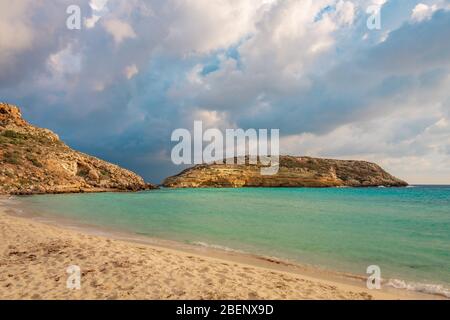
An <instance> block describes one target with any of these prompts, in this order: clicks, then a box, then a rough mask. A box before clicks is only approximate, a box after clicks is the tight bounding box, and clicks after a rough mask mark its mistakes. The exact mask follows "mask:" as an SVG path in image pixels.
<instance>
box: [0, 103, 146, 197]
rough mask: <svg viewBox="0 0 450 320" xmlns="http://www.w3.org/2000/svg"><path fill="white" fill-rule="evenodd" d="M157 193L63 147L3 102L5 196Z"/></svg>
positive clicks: (0, 131) (1, 177) (0, 179)
mask: <svg viewBox="0 0 450 320" xmlns="http://www.w3.org/2000/svg"><path fill="white" fill-rule="evenodd" d="M150 188H153V186H152V185H150V184H146V183H145V182H144V180H143V179H142V178H141V177H140V176H138V175H136V174H134V173H133V172H131V171H128V170H125V169H122V168H120V167H118V166H116V165H113V164H110V163H108V162H105V161H103V160H100V159H97V158H95V157H91V156H89V155H86V154H83V153H81V152H77V151H75V150H72V149H71V148H69V147H68V146H67V145H66V144H64V143H63V142H62V141H61V140H60V139H59V137H58V136H57V135H56V134H54V133H53V132H51V131H50V130H47V129H41V128H37V127H35V126H32V125H30V124H29V123H27V122H26V121H25V120H24V119H23V118H22V115H21V112H20V109H19V108H18V107H16V106H13V105H10V104H6V103H0V194H1V193H6V194H35V193H68V192H98V191H138V190H144V189H150Z"/></svg>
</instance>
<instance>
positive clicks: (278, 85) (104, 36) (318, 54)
mask: <svg viewBox="0 0 450 320" xmlns="http://www.w3.org/2000/svg"><path fill="white" fill-rule="evenodd" d="M378 3H379V5H382V9H381V15H382V30H379V31H378V30H368V29H367V27H366V20H367V17H368V16H367V14H366V8H367V6H368V5H371V4H373V1H372V0H361V1H356V0H355V1H344V0H285V1H276V0H273V1H272V0H270V1H268V0H223V1H209V0H195V1H194V0H166V1H162V0H149V1H143V0H129V1H121V0H109V1H106V0H92V1H91V2H90V3H87V2H86V1H81V0H80V1H76V0H75V1H74V0H70V1H69V0H67V1H66V0H61V1H58V2H38V1H27V0H24V1H20V2H17V3H16V2H14V3H12V4H8V5H6V4H0V12H1V13H0V18H1V19H0V36H1V37H0V70H1V72H0V95H1V96H2V98H3V99H4V100H7V101H9V102H12V103H16V104H19V105H22V106H23V107H24V114H25V116H26V117H27V118H28V119H30V120H31V121H32V122H33V123H35V124H37V125H40V126H44V127H49V128H51V129H53V130H55V131H57V132H58V133H59V134H60V135H61V137H62V138H63V139H65V140H66V141H68V143H69V144H70V145H72V146H74V147H76V148H78V149H81V150H83V151H85V152H89V153H93V154H94V155H97V156H100V157H104V158H106V159H108V160H110V161H113V162H116V163H119V164H121V165H124V166H126V167H128V168H130V169H133V170H136V171H138V172H139V173H141V174H143V175H144V176H145V177H146V178H147V179H149V180H152V181H156V182H157V181H159V180H161V179H162V178H163V177H164V176H165V175H168V174H173V173H175V172H177V171H178V170H179V169H180V168H177V167H174V166H172V165H171V163H170V159H168V157H169V155H170V148H171V143H170V135H171V132H172V130H173V129H175V128H179V127H186V128H190V127H191V126H192V123H193V121H194V120H203V121H204V123H205V126H208V127H213V126H214V127H219V128H222V129H225V128H227V127H243V128H250V127H252V128H280V129H281V134H282V141H283V148H284V150H283V149H282V150H281V151H282V152H284V153H296V154H311V155H320V156H327V157H346V158H347V157H348V158H361V159H365V160H372V161H377V162H380V163H382V164H384V165H385V166H386V167H387V168H388V169H391V170H392V171H393V173H395V174H398V175H400V176H401V177H402V178H404V179H406V180H410V179H411V180H413V181H414V182H416V181H417V182H435V181H442V179H443V178H442V179H441V178H440V176H443V174H441V175H439V174H438V172H439V171H440V172H443V173H446V172H448V169H445V165H444V164H445V163H446V161H447V167H448V163H449V162H448V161H449V152H448V150H449V145H450V141H449V131H448V123H449V118H450V93H449V92H448V88H449V86H450V79H449V77H450V43H449V42H448V39H449V38H450V34H449V32H450V11H449V10H448V9H449V8H448V1H440V0H436V1H432V0H422V1H416V0H405V1H402V2H401V4H400V3H399V2H397V1H387V2H386V1H378ZM69 4H70V5H72V4H77V5H80V6H81V12H82V18H83V20H84V25H83V28H82V30H68V29H67V28H66V27H65V19H66V17H67V15H66V14H65V12H66V11H65V9H66V7H67V6H68V5H69ZM382 40H384V41H382ZM98 119H102V121H98ZM418 166H419V167H418ZM418 168H420V170H421V171H420V172H418V171H417V170H418Z"/></svg>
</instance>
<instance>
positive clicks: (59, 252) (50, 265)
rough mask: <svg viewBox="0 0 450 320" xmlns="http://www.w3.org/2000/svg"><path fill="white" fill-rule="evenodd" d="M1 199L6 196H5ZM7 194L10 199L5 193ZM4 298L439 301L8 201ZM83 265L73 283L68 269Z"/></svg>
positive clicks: (2, 221) (3, 219) (0, 287)
mask: <svg viewBox="0 0 450 320" xmlns="http://www.w3.org/2000/svg"><path fill="white" fill-rule="evenodd" d="M0 200H1V199H0ZM3 200H4V199H3ZM0 253H1V256H0V299H416V298H419V299H432V298H437V297H434V296H430V295H421V294H417V293H412V292H407V291H404V290H394V289H383V290H368V289H366V288H365V286H364V282H363V281H362V280H359V281H356V280H355V281H354V282H351V281H348V280H344V279H342V281H341V279H339V278H337V277H334V278H333V277H332V276H329V275H326V274H321V273H320V272H313V273H311V272H310V271H309V272H306V271H305V270H302V268H300V267H298V268H293V267H289V266H283V265H282V264H280V263H279V262H277V261H275V262H274V261H268V260H261V259H259V260H258V259H253V258H251V257H247V259H246V258H245V257H239V256H232V255H230V254H227V253H221V252H220V251H219V252H218V251H214V250H205V249H203V250H198V252H195V251H192V250H191V252H189V250H176V249H173V248H168V247H164V246H156V245H153V244H147V243H140V242H139V241H124V240H121V239H117V238H116V237H112V236H107V235H102V236H100V235H94V234H92V233H91V232H87V231H86V232H84V231H83V230H73V228H72V229H71V228H67V227H64V226H61V225H54V224H48V223H43V222H39V221H35V220H33V219H31V218H26V217H17V216H14V215H11V214H10V212H8V210H7V208H6V207H5V206H3V205H2V204H1V203H0ZM71 265H77V266H79V267H80V269H81V289H80V290H74V289H67V286H66V281H67V278H68V276H69V275H68V274H67V273H66V269H67V268H68V267H69V266H71Z"/></svg>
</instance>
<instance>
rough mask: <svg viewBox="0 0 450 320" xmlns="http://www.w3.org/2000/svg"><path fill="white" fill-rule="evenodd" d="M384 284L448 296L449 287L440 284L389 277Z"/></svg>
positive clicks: (449, 293)
mask: <svg viewBox="0 0 450 320" xmlns="http://www.w3.org/2000/svg"><path fill="white" fill-rule="evenodd" d="M386 286H388V287H393V288H396V289H405V290H409V291H417V292H422V293H428V294H436V295H440V296H444V297H446V298H450V289H447V288H445V287H444V286H443V285H440V284H427V283H419V282H406V281H404V280H399V279H390V280H389V281H388V282H387V283H386Z"/></svg>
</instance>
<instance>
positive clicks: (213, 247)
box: [191, 241, 247, 253]
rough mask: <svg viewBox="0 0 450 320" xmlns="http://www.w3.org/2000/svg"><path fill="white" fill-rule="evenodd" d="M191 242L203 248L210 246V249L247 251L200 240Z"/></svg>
mask: <svg viewBox="0 0 450 320" xmlns="http://www.w3.org/2000/svg"><path fill="white" fill-rule="evenodd" d="M191 244H193V245H195V246H199V247H205V248H211V249H217V250H223V251H228V252H236V253H247V252H245V251H241V250H237V249H232V248H229V247H225V246H221V245H218V244H209V243H206V242H201V241H197V242H192V243H191Z"/></svg>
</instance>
